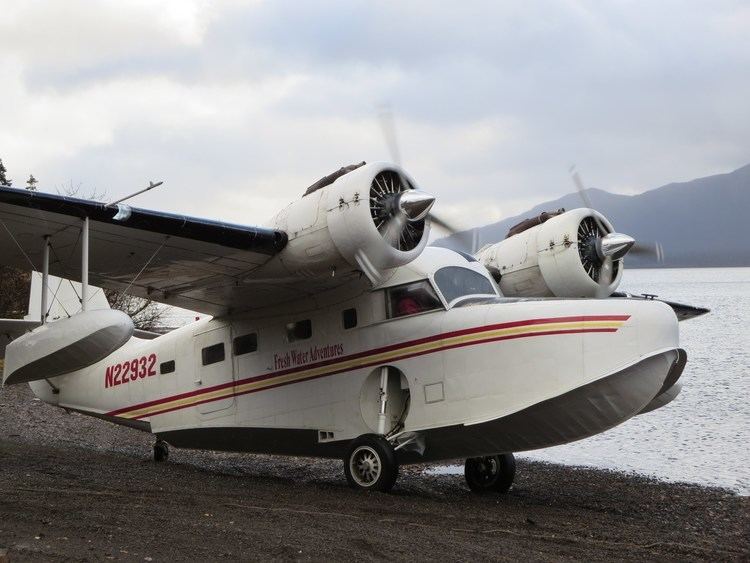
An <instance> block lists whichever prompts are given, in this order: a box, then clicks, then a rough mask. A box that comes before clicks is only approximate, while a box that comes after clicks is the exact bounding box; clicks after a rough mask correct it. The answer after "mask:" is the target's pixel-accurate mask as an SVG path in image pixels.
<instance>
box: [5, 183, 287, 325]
mask: <svg viewBox="0 0 750 563" xmlns="http://www.w3.org/2000/svg"><path fill="white" fill-rule="evenodd" d="M86 217H88V219H89V282H90V283H91V284H92V285H96V286H100V287H103V288H108V289H116V290H119V291H126V292H127V293H130V294H132V295H136V296H139V297H148V298H151V299H153V300H155V301H158V302H161V303H166V304H169V305H176V306H179V307H184V308H187V309H191V310H194V311H199V312H202V313H206V314H211V315H219V314H224V313H227V312H230V311H239V310H243V309H249V308H253V307H257V306H259V305H261V304H262V305H268V304H271V303H273V302H279V301H283V300H285V299H288V298H290V297H293V296H296V295H298V293H299V291H298V288H296V287H290V288H288V289H287V288H285V287H284V286H283V284H278V283H271V282H268V281H265V282H264V281H263V280H257V281H256V280H253V279H252V272H253V271H254V270H256V269H257V268H259V267H260V266H262V265H263V264H265V263H266V262H267V261H268V260H270V259H271V258H272V257H273V256H274V255H276V254H278V253H279V252H280V251H281V250H282V249H283V248H284V246H285V245H286V241H287V237H286V234H285V233H284V232H282V231H278V230H273V229H266V228H259V227H248V226H243V225H233V224H228V223H222V222H218V221H210V220H206V219H199V218H194V217H186V216H180V215H173V214H168V213H162V212H156V211H148V210H143V209H136V208H132V209H131V208H125V207H123V206H121V207H120V208H117V207H107V206H106V205H105V204H102V203H97V202H93V201H87V200H81V199H76V198H70V197H64V196H59V195H52V194H45V193H40V192H28V191H26V190H17V189H13V188H0V264H5V265H12V266H16V267H19V268H22V269H26V270H28V269H33V270H37V271H40V270H41V268H42V254H43V246H44V240H45V237H48V240H49V243H50V261H49V271H50V274H53V275H55V276H59V277H62V278H66V279H70V280H75V281H79V280H80V279H81V247H82V244H81V242H82V240H81V239H82V227H83V220H84V218H86Z"/></svg>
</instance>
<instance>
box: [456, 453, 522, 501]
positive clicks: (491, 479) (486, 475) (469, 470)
mask: <svg viewBox="0 0 750 563" xmlns="http://www.w3.org/2000/svg"><path fill="white" fill-rule="evenodd" d="M515 476H516V458H515V457H513V454H501V455H491V456H485V457H470V458H469V459H467V460H466V465H465V466H464V477H466V484H467V485H469V488H470V489H471V490H472V491H474V492H475V493H480V494H482V493H488V492H497V493H506V492H508V489H510V487H511V485H512V484H513V478H514V477H515Z"/></svg>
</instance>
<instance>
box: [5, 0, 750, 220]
mask: <svg viewBox="0 0 750 563" xmlns="http://www.w3.org/2000/svg"><path fill="white" fill-rule="evenodd" d="M444 4H449V3H447V2H439V3H438V2H432V1H415V2H408V1H399V2H374V1H373V2H359V1H354V0H344V1H341V2H335V1H331V2H313V1H293V2H280V1H273V2H241V1H234V0H232V1H226V2H225V1H214V2H211V1H198V0H172V1H159V2H154V1H152V0H133V1H131V0H113V1H101V2H95V1H87V0H65V1H54V2H52V1H51V2H43V1H33V0H3V3H2V10H0V158H2V159H3V161H4V163H5V165H6V167H7V168H8V174H9V176H10V177H11V178H12V179H13V181H14V184H15V185H16V186H20V185H23V183H24V182H25V180H26V178H28V175H29V174H30V173H33V174H34V176H35V177H36V178H37V179H38V180H39V182H40V184H39V185H40V187H41V188H42V189H43V190H45V191H54V190H55V188H59V187H61V186H62V185H66V184H69V183H70V182H72V183H73V184H74V185H78V184H80V185H82V186H83V188H84V189H85V190H92V189H97V190H99V191H102V190H106V192H107V194H108V195H109V196H111V197H112V198H115V197H117V196H121V195H124V194H127V193H130V192H133V191H135V190H137V189H138V188H140V187H142V186H144V185H145V184H146V183H147V181H148V180H164V181H165V184H164V186H163V187H161V188H159V189H158V190H154V191H153V192H150V193H149V194H146V195H144V196H141V197H139V198H138V199H136V200H134V201H133V204H134V205H137V206H139V207H149V208H156V209H164V210H171V211H176V212H182V213H189V214H193V215H200V216H207V217H213V218H218V219H225V220H230V221H234V222H240V223H246V224H259V223H262V222H264V221H265V220H267V218H268V217H270V216H271V215H273V213H275V212H276V211H277V210H278V209H280V208H281V207H283V206H284V205H285V204H287V203H288V202H290V201H291V200H293V199H296V198H297V197H299V196H300V195H301V193H302V192H303V191H304V189H305V188H306V187H307V186H308V185H310V184H311V183H313V182H314V181H315V180H317V179H318V178H319V177H321V176H323V175H325V174H327V173H329V172H331V171H333V170H335V169H337V168H339V167H340V166H342V165H345V164H349V163H353V162H359V161H361V160H366V161H375V160H387V159H389V152H388V148H387V145H386V143H385V141H384V138H383V135H382V132H381V129H380V126H379V123H378V120H377V115H378V108H379V107H381V106H382V105H383V104H389V106H390V107H391V108H392V111H393V113H394V115H395V118H396V127H397V131H398V136H399V144H400V148H401V155H402V161H403V164H404V166H405V168H406V169H407V170H408V171H409V172H410V173H411V174H412V175H413V176H414V177H415V179H416V180H417V182H418V183H419V184H420V186H421V187H422V188H423V189H425V190H426V191H429V192H431V193H434V194H435V195H437V196H438V198H439V200H438V204H437V206H436V210H439V211H440V212H442V213H443V214H444V215H445V216H446V217H448V218H451V219H453V220H454V221H456V222H458V223H460V224H461V225H465V226H473V225H477V224H484V223H488V222H491V221H494V220H498V219H500V218H503V217H506V216H509V215H513V214H516V213H518V212H521V211H524V210H525V209H527V208H528V207H530V206H531V205H533V204H535V203H539V202H541V201H544V200H546V199H550V198H555V197H557V196H560V195H563V194H565V193H568V192H570V191H572V184H571V182H570V179H569V177H568V167H569V166H570V164H572V163H576V164H577V165H578V168H579V169H580V170H581V172H582V174H583V177H584V180H585V181H586V183H587V185H591V186H596V187H601V188H604V189H609V190H611V191H618V192H623V193H636V192H641V191H645V190H647V189H651V188H655V187H658V186H660V185H663V184H665V183H668V182H671V181H678V180H689V179H692V178H695V177H699V176H706V175H711V174H715V173H720V172H728V171H731V170H733V169H735V168H738V167H740V166H742V165H744V164H747V163H749V162H750V103H748V100H750V31H749V30H750V4H749V3H748V2H746V1H745V2H731V1H722V0H713V1H711V2H705V1H701V2H690V1H685V0H682V1H675V2H670V1H666V0H659V1H656V2H654V1H643V2H631V1H621V2H600V1H591V2H574V1H549V2H546V1H540V2H497V1H495V2H474V1H469V0H462V1H461V2H454V3H452V4H451V5H450V6H449V7H447V8H446V7H443V6H442V5H444Z"/></svg>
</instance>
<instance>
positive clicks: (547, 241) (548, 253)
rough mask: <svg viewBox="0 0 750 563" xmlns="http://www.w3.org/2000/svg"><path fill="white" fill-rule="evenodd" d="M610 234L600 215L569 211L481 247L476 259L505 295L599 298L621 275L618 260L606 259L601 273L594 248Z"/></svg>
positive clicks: (604, 220) (582, 211) (615, 286)
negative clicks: (608, 267) (605, 270)
mask: <svg viewBox="0 0 750 563" xmlns="http://www.w3.org/2000/svg"><path fill="white" fill-rule="evenodd" d="M602 230H605V231H606V232H602ZM613 232H614V229H613V227H612V224H611V223H610V222H609V221H608V220H607V218H606V217H604V216H603V215H602V214H601V213H599V212H597V211H595V210H593V209H587V208H581V209H573V210H571V211H567V212H565V213H562V214H560V215H556V216H553V217H551V218H550V219H548V220H546V221H545V222H544V223H542V224H540V225H537V226H534V227H531V228H529V229H527V230H525V231H523V232H521V233H518V234H515V235H513V236H510V237H509V238H506V239H505V240H503V241H500V242H498V243H496V244H493V245H490V246H486V247H484V248H483V249H482V250H480V251H479V253H478V254H477V258H478V259H479V261H480V262H482V263H483V264H484V265H485V266H486V267H487V268H488V269H489V270H490V272H492V274H493V276H495V279H496V280H497V279H499V285H500V289H501V291H502V292H503V295H506V296H508V297H603V296H608V295H611V294H612V292H614V291H615V290H616V289H617V286H618V285H619V284H620V280H621V279H622V260H614V261H612V263H611V264H612V265H611V267H612V271H611V274H609V273H608V274H607V276H608V277H606V278H605V277H603V275H604V274H603V273H602V266H603V262H604V261H603V259H602V257H601V249H600V248H599V249H598V248H597V244H600V241H601V240H602V238H603V237H604V236H605V235H608V234H610V233H613ZM606 282H609V283H606Z"/></svg>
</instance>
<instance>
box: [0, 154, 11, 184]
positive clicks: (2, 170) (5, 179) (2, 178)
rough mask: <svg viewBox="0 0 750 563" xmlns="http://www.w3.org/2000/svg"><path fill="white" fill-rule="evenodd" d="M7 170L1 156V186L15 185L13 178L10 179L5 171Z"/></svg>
mask: <svg viewBox="0 0 750 563" xmlns="http://www.w3.org/2000/svg"><path fill="white" fill-rule="evenodd" d="M6 172H7V170H6V169H5V165H4V164H3V159H2V158H0V186H3V187H6V188H10V187H11V186H12V185H13V180H9V179H8V178H7V177H6V176H5V173H6Z"/></svg>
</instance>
